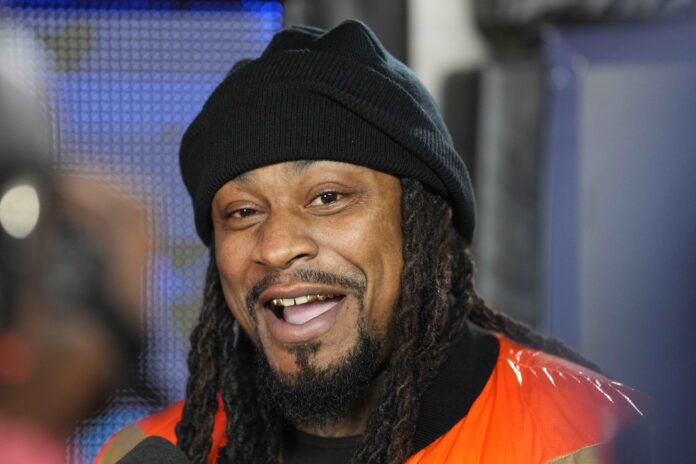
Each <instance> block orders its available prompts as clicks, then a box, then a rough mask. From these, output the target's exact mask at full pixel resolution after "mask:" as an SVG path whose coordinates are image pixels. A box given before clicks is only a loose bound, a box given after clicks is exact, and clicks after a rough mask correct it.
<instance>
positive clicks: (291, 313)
mask: <svg viewBox="0 0 696 464" xmlns="http://www.w3.org/2000/svg"><path fill="white" fill-rule="evenodd" d="M336 304H338V300H337V299H333V300H328V301H316V302H314V303H305V304H300V305H294V306H287V307H286V308H284V309H283V319H284V320H285V322H287V323H289V324H294V325H302V324H304V323H305V322H307V321H310V320H312V319H314V318H315V317H317V316H321V315H322V314H324V313H325V312H326V311H328V310H329V309H331V308H333V307H334V306H336Z"/></svg>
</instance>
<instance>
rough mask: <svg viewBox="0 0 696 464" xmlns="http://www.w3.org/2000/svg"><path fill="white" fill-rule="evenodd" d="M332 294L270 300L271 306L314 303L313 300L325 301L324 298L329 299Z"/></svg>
mask: <svg viewBox="0 0 696 464" xmlns="http://www.w3.org/2000/svg"><path fill="white" fill-rule="evenodd" d="M333 297H334V295H333V293H329V294H326V295H304V296H298V297H297V298H276V299H274V300H271V304H272V305H273V306H282V307H285V306H294V305H301V304H305V303H314V302H315V301H325V300H330V299H331V298H333Z"/></svg>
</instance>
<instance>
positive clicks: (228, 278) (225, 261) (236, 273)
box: [215, 240, 256, 340]
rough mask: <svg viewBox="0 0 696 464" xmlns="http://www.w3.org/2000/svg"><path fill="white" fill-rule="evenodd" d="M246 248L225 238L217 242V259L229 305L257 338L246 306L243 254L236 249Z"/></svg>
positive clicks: (252, 337) (241, 324) (236, 316)
mask: <svg viewBox="0 0 696 464" xmlns="http://www.w3.org/2000/svg"><path fill="white" fill-rule="evenodd" d="M240 249H242V250H243V249H245V248H244V247H243V246H239V245H237V244H232V243H229V241H227V242H226V241H225V240H216V242H215V261H216V263H217V268H218V272H219V274H220V285H221V286H222V293H223V295H224V297H225V302H226V303H227V307H228V308H229V309H230V311H231V312H232V315H233V316H234V317H235V319H237V322H239V325H240V326H241V328H242V329H243V330H244V331H245V332H246V333H247V335H249V337H250V338H251V339H252V340H255V339H256V330H255V326H256V324H255V322H254V320H253V318H252V317H251V315H250V314H249V311H248V310H247V308H246V302H245V300H246V291H245V290H244V282H245V281H244V276H245V275H246V272H245V268H244V265H243V263H244V262H245V261H244V260H243V256H240V253H239V252H236V251H235V250H240Z"/></svg>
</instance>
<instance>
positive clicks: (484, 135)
mask: <svg viewBox="0 0 696 464" xmlns="http://www.w3.org/2000/svg"><path fill="white" fill-rule="evenodd" d="M543 82H544V72H543V68H542V66H541V64H540V63H539V61H538V60H535V59H518V60H507V61H497V62H493V63H491V64H489V65H488V66H487V67H486V68H485V69H484V70H483V71H482V72H481V77H480V97H479V98H480V106H479V118H478V119H479V121H478V125H479V129H478V137H477V140H478V143H477V153H476V158H477V168H476V174H475V179H476V195H477V204H478V223H477V229H476V238H475V240H474V253H475V255H476V262H477V263H478V273H477V277H476V282H477V288H478V290H479V291H480V292H481V294H482V295H483V296H484V297H485V298H486V299H487V300H488V301H489V302H490V303H491V304H492V305H493V307H495V308H497V309H498V310H500V311H503V312H505V313H507V314H509V315H510V316H512V317H514V318H515V319H518V320H521V321H524V322H526V323H527V324H529V325H531V326H533V327H537V328H539V327H543V319H544V314H543V306H544V305H543V298H542V291H541V287H542V262H543V261H542V257H541V252H540V250H541V248H542V238H541V236H540V233H539V232H540V229H541V223H540V214H541V205H540V183H541V175H542V174H541V173H542V166H543V150H542V146H541V136H542V127H541V121H542V114H543V108H542V97H543V92H544V89H543Z"/></svg>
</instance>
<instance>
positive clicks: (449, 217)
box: [447, 206, 452, 221]
mask: <svg viewBox="0 0 696 464" xmlns="http://www.w3.org/2000/svg"><path fill="white" fill-rule="evenodd" d="M447 219H449V220H450V221H451V220H452V207H451V206H450V207H449V208H447Z"/></svg>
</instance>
